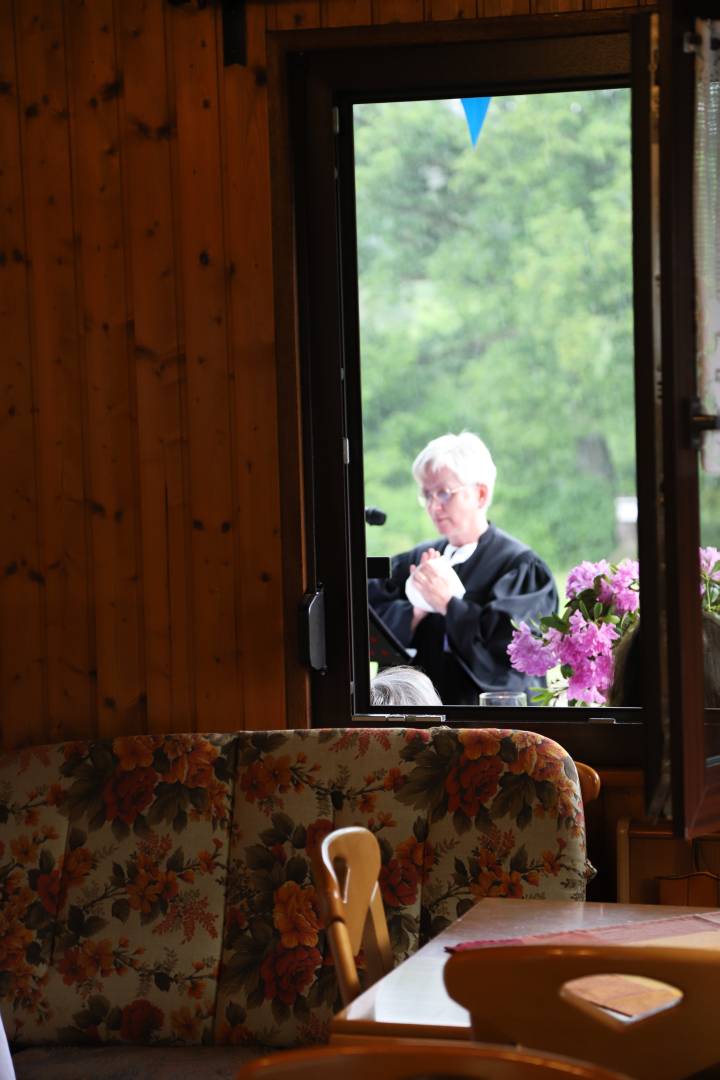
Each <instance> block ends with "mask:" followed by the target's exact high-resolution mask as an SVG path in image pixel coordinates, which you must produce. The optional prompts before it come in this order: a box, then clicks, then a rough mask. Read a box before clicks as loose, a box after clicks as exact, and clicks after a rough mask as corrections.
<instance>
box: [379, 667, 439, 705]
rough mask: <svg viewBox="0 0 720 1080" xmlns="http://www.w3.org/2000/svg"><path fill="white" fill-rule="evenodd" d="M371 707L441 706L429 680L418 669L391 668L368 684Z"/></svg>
mask: <svg viewBox="0 0 720 1080" xmlns="http://www.w3.org/2000/svg"><path fill="white" fill-rule="evenodd" d="M370 704H371V705H442V701H441V699H440V696H439V694H438V692H437V690H436V689H435V687H434V686H433V684H432V683H431V681H430V679H429V678H428V677H427V675H425V674H424V673H423V672H422V671H419V670H418V668H413V667H391V668H385V670H384V671H381V672H380V673H379V674H378V675H376V676H375V678H374V679H373V680H372V682H371V683H370Z"/></svg>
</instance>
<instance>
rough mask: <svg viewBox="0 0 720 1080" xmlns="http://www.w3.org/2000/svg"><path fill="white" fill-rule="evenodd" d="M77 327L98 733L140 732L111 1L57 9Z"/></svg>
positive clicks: (131, 408)
mask: <svg viewBox="0 0 720 1080" xmlns="http://www.w3.org/2000/svg"><path fill="white" fill-rule="evenodd" d="M65 11H66V19H65V30H66V50H67V57H68V76H69V78H68V82H69V87H70V131H71V136H72V148H73V154H72V165H73V189H74V205H75V228H76V232H77V260H78V267H79V283H78V294H79V310H80V320H79V321H80V325H81V326H82V327H83V336H82V345H83V349H84V372H85V374H84V377H85V382H86V395H87V422H86V432H85V441H86V448H87V483H88V488H87V503H88V507H89V510H90V537H91V550H90V558H91V561H92V565H93V580H94V613H95V637H96V639H95V652H96V669H97V705H98V732H99V734H101V735H104V736H110V735H118V734H123V733H132V732H138V731H142V730H144V728H145V683H144V670H143V667H144V665H143V663H142V661H141V637H142V619H141V605H140V584H139V559H138V551H137V543H136V541H137V520H136V501H137V500H136V492H137V468H136V466H137V462H136V429H135V386H134V378H133V369H132V367H131V366H130V365H129V364H128V340H127V323H128V312H127V297H126V287H125V285H126V282H125V257H124V235H123V225H124V212H123V190H122V177H121V167H120V130H119V123H118V99H119V97H120V94H121V91H122V84H123V76H122V72H120V71H119V70H118V68H117V64H116V57H115V38H114V33H113V30H114V26H113V3H112V0H93V3H92V4H79V3H68V4H66V6H65Z"/></svg>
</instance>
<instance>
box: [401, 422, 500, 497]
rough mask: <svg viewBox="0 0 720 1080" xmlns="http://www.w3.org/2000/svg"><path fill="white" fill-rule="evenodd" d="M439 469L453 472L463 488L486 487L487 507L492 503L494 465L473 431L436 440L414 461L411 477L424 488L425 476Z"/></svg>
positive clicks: (495, 470)
mask: <svg viewBox="0 0 720 1080" xmlns="http://www.w3.org/2000/svg"><path fill="white" fill-rule="evenodd" d="M439 469H450V470H451V471H452V472H454V473H455V475H456V476H457V478H458V480H459V481H460V483H461V484H484V485H485V487H486V488H487V493H488V497H487V502H486V504H485V505H486V507H488V506H489V505H490V503H491V502H492V497H493V491H494V488H495V477H496V476H497V469H496V467H495V462H494V461H493V459H492V454H491V453H490V451H489V450H488V448H487V446H486V445H485V443H484V442H483V441H482V439H481V438H479V437H478V436H477V435H473V433H472V432H471V431H463V432H461V433H460V434H459V435H452V434H450V433H448V434H447V435H440V436H439V437H438V438H437V439H433V440H432V441H431V442H429V443H428V444H427V446H426V447H425V448H424V449H423V450H421V451H420V453H419V454H418V456H417V457H416V458H415V460H414V461H413V467H412V473H413V476H414V477H415V481H416V482H417V484H418V485H419V486H420V487H422V483H423V480H424V478H425V474H426V473H428V472H437V471H438V470H439Z"/></svg>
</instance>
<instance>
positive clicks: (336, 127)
mask: <svg viewBox="0 0 720 1080" xmlns="http://www.w3.org/2000/svg"><path fill="white" fill-rule="evenodd" d="M332 128H333V135H339V134H340V110H339V109H338V107H337V105H333V110H332Z"/></svg>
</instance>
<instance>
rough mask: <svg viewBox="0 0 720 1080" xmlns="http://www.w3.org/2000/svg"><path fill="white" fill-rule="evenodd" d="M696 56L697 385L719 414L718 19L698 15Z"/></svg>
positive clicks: (717, 453) (716, 465) (711, 455)
mask: <svg viewBox="0 0 720 1080" xmlns="http://www.w3.org/2000/svg"><path fill="white" fill-rule="evenodd" d="M696 29H697V35H698V44H697V49H696V57H695V180H694V208H693V209H694V221H695V226H694V228H695V292H696V304H697V344H698V384H699V387H700V397H701V400H702V403H703V406H704V407H705V409H706V410H707V411H708V412H711V413H716V414H720V212H719V211H720V205H719V204H720V20H710V19H698V21H697V24H696ZM702 464H703V467H704V468H705V470H706V471H707V472H710V473H712V474H714V475H720V432H713V433H712V434H708V435H706V436H705V438H704V439H703V451H702Z"/></svg>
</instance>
